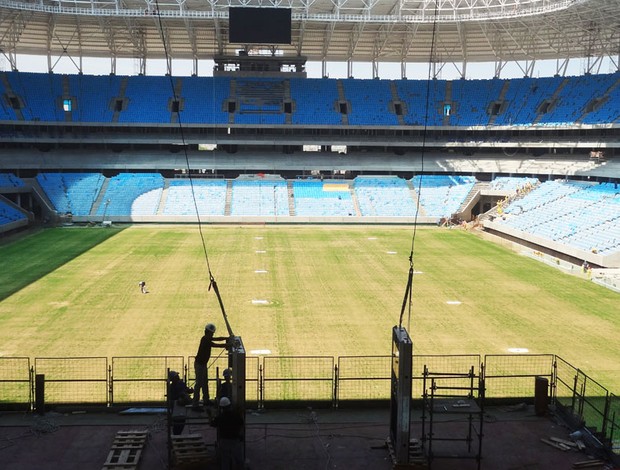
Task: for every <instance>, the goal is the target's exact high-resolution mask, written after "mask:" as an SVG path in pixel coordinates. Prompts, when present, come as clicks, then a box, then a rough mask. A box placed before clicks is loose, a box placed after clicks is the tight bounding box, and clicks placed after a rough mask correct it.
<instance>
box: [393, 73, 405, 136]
mask: <svg viewBox="0 0 620 470" xmlns="http://www.w3.org/2000/svg"><path fill="white" fill-rule="evenodd" d="M390 92H391V93H392V101H393V102H394V103H400V106H401V108H404V107H405V103H404V102H403V100H401V99H400V96H398V88H396V82H395V81H391V82H390ZM406 113H407V110H406V109H401V113H400V114H396V117H397V118H398V125H399V126H404V125H405V118H404V117H403V115H404V114H406Z"/></svg>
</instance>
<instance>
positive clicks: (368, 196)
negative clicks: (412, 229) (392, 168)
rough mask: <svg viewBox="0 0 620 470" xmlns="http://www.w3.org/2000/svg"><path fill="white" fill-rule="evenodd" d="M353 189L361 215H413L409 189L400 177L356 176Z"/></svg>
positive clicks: (413, 210) (413, 209)
mask: <svg viewBox="0 0 620 470" xmlns="http://www.w3.org/2000/svg"><path fill="white" fill-rule="evenodd" d="M354 189H355V195H356V197H357V203H358V205H359V209H360V213H361V215H362V216H379V217H414V216H415V210H416V207H415V203H414V201H413V198H412V197H411V190H410V189H409V186H407V182H406V181H405V180H404V179H402V178H398V177H396V176H388V177H384V176H379V177H371V176H358V177H357V178H355V180H354Z"/></svg>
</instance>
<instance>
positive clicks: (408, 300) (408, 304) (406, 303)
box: [398, 1, 439, 331]
mask: <svg viewBox="0 0 620 470" xmlns="http://www.w3.org/2000/svg"><path fill="white" fill-rule="evenodd" d="M438 3H439V2H438V1H435V12H434V18H433V31H432V35H431V50H430V54H429V60H428V76H427V79H426V103H425V105H424V128H423V130H422V149H421V153H420V175H419V176H420V177H419V178H418V189H417V191H418V194H417V202H416V206H415V215H414V217H413V233H412V235H411V251H410V253H409V277H408V280H407V288H406V289H405V296H404V298H403V304H402V307H401V311H400V318H399V319H398V326H399V327H402V324H403V315H404V313H405V309H407V331H411V310H412V308H413V304H412V301H413V299H412V293H413V274H414V252H415V239H416V234H417V230H418V215H419V214H420V197H421V191H422V178H423V177H424V175H423V173H424V153H425V150H426V137H427V133H428V111H429V108H430V95H431V83H432V80H431V74H432V66H433V55H434V52H435V37H436V35H437V14H438V11H439V5H438Z"/></svg>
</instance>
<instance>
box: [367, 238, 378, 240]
mask: <svg viewBox="0 0 620 470" xmlns="http://www.w3.org/2000/svg"><path fill="white" fill-rule="evenodd" d="M376 239H377V237H368V240H376Z"/></svg>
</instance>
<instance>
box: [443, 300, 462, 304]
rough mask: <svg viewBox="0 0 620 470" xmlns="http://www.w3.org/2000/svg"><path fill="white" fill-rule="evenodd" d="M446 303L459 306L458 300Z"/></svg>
mask: <svg viewBox="0 0 620 470" xmlns="http://www.w3.org/2000/svg"><path fill="white" fill-rule="evenodd" d="M446 303H447V304H448V305H461V302H460V301H459V300H448V301H447V302H446Z"/></svg>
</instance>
